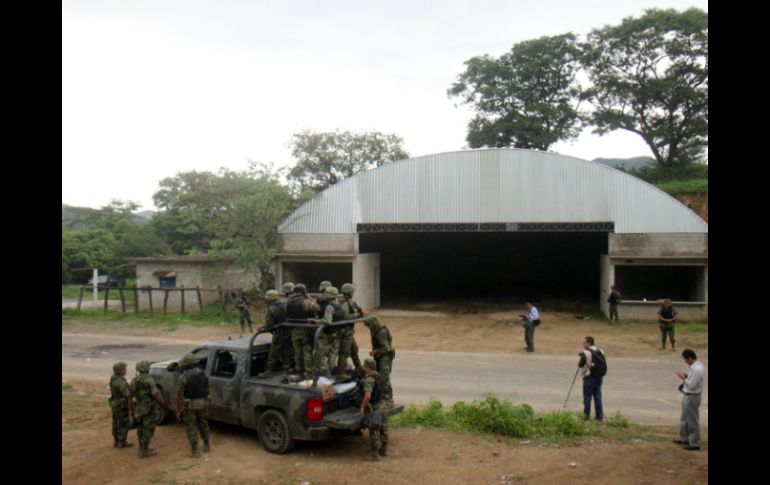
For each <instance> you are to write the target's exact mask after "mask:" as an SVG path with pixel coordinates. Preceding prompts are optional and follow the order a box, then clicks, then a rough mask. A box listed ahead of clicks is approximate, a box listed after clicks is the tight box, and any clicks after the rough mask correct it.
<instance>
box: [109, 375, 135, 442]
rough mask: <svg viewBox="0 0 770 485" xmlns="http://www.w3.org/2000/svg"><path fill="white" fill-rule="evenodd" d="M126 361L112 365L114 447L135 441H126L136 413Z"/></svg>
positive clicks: (111, 400)
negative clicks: (127, 375) (127, 377)
mask: <svg viewBox="0 0 770 485" xmlns="http://www.w3.org/2000/svg"><path fill="white" fill-rule="evenodd" d="M126 367H128V366H127V364H126V363H125V362H116V363H115V365H113V366H112V372H113V374H112V377H110V400H109V402H110V409H111V410H112V438H113V445H112V447H113V448H128V447H129V446H133V443H129V442H127V441H126V439H127V437H128V431H129V430H130V429H131V419H132V416H133V415H134V409H133V404H134V403H133V402H132V401H131V390H130V389H129V387H128V381H127V380H126V377H125V376H126Z"/></svg>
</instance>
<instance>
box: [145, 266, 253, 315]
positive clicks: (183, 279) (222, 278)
mask: <svg viewBox="0 0 770 485" xmlns="http://www.w3.org/2000/svg"><path fill="white" fill-rule="evenodd" d="M155 271H174V272H176V287H177V288H182V287H183V286H184V288H195V287H196V286H197V287H200V288H201V300H202V303H203V306H204V307H205V306H206V305H209V304H211V303H214V302H216V301H217V300H218V299H219V292H218V291H217V286H221V287H222V288H223V289H228V288H243V289H248V288H251V287H253V286H255V285H256V283H257V279H256V276H255V275H254V274H253V273H249V272H247V271H246V270H244V269H243V268H239V267H237V266H235V265H233V264H232V263H224V264H222V263H203V262H194V263H186V262H178V261H158V262H137V265H136V278H137V280H136V285H137V287H139V288H140V290H139V310H140V311H149V309H150V294H149V293H150V292H149V291H142V290H141V287H142V286H147V285H149V286H151V287H152V288H159V287H160V281H159V279H158V277H157V276H153V275H152V273H154V272H155ZM164 293H165V292H164V291H161V290H153V291H152V306H153V311H156V312H162V311H163V300H164V296H165V295H164ZM181 293H182V292H181V291H173V290H172V291H169V293H168V307H167V308H168V311H169V312H180V311H181V310H182V295H181ZM184 299H185V310H186V311H188V312H190V311H196V312H197V311H198V309H199V304H198V297H197V292H195V291H185V295H184Z"/></svg>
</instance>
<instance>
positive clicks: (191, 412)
mask: <svg viewBox="0 0 770 485" xmlns="http://www.w3.org/2000/svg"><path fill="white" fill-rule="evenodd" d="M196 363H197V359H196V358H195V356H194V355H192V354H187V355H185V356H184V358H183V359H182V368H183V369H184V371H183V372H182V375H181V376H180V377H179V380H178V381H177V384H176V395H177V400H178V402H177V410H179V408H180V407H181V406H180V402H181V401H182V400H183V401H184V409H183V411H184V424H185V427H186V431H187V440H188V441H189V442H190V448H191V449H192V456H195V455H196V452H197V448H198V435H199V434H200V437H201V438H202V439H203V451H209V378H208V376H206V374H205V373H204V372H203V371H202V370H201V369H200V368H198V367H196V366H195V364H196Z"/></svg>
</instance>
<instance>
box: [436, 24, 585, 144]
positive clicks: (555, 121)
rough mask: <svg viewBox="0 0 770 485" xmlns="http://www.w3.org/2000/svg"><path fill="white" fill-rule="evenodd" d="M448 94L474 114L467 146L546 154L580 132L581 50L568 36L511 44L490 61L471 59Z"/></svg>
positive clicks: (480, 58) (486, 57)
mask: <svg viewBox="0 0 770 485" xmlns="http://www.w3.org/2000/svg"><path fill="white" fill-rule="evenodd" d="M465 65H466V66H467V67H466V70H465V72H463V73H462V74H460V75H459V77H458V80H457V82H455V83H454V84H453V85H452V87H451V88H450V89H449V90H448V95H449V96H450V97H451V96H456V97H461V98H462V100H463V102H464V103H465V104H469V105H471V106H472V107H473V109H474V111H475V112H476V116H475V117H474V118H473V119H472V120H471V121H470V123H469V124H468V136H467V138H466V140H467V141H468V145H469V146H470V147H471V148H479V147H508V146H513V147H516V148H530V149H536V150H547V149H548V147H550V146H551V145H552V144H554V143H556V142H557V141H559V140H566V139H570V138H574V137H575V136H577V135H578V134H579V133H580V129H581V118H580V114H579V112H578V106H579V104H580V92H581V88H580V85H579V83H578V81H577V78H576V75H577V72H578V70H579V68H580V49H579V48H578V45H577V43H576V39H575V36H574V35H573V34H563V35H557V36H553V37H540V38H539V39H534V40H528V41H524V42H520V43H518V44H514V45H513V47H512V48H511V50H510V52H507V53H505V54H503V55H501V56H500V57H499V58H494V57H491V56H489V55H483V56H478V57H473V58H471V59H469V60H468V61H466V62H465Z"/></svg>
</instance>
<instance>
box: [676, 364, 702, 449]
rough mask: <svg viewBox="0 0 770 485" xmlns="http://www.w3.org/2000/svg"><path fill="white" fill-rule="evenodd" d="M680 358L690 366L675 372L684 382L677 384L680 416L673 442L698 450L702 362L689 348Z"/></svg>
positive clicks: (685, 447)
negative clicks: (680, 409) (680, 405)
mask: <svg viewBox="0 0 770 485" xmlns="http://www.w3.org/2000/svg"><path fill="white" fill-rule="evenodd" d="M682 358H683V359H684V361H685V362H686V363H687V365H689V366H690V372H688V373H684V372H677V376H679V378H680V379H682V380H683V381H684V382H683V383H682V384H681V385H680V386H679V390H680V391H682V393H683V394H684V396H682V417H681V418H680V419H679V439H678V440H674V443H678V444H680V445H684V449H685V450H688V451H697V450H700V409H699V408H700V397H701V394H702V393H703V375H704V374H705V368H704V367H703V362H701V361H699V360H698V356H697V355H695V352H694V351H692V350H690V349H685V350H684V352H682Z"/></svg>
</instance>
